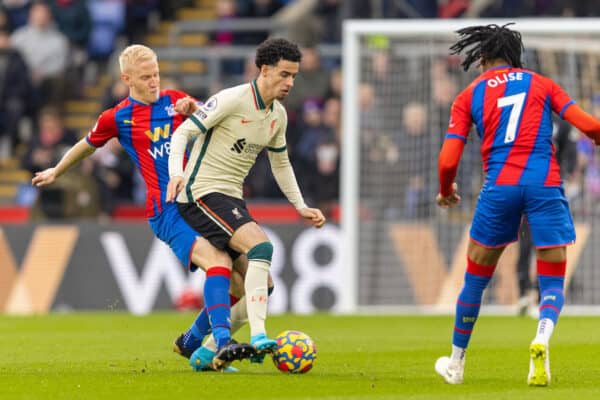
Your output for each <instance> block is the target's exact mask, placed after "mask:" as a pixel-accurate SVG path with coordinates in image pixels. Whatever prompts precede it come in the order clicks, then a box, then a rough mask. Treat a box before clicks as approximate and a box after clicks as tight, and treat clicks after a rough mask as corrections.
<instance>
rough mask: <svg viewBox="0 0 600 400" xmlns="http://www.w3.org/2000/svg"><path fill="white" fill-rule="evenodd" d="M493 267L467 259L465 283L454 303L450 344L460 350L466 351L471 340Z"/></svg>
mask: <svg viewBox="0 0 600 400" xmlns="http://www.w3.org/2000/svg"><path fill="white" fill-rule="evenodd" d="M495 268H496V266H495V265H480V264H477V263H476V262H474V261H473V260H471V259H469V258H467V272H466V273H465V283H464V286H463V288H462V291H461V292H460V294H459V295H458V300H457V301H456V317H455V321H454V333H453V335H452V344H453V345H454V346H456V347H460V348H461V349H466V348H467V346H468V345H469V339H471V333H472V332H473V327H474V326H475V322H476V321H477V317H478V316H479V309H480V308H481V298H482V297H483V290H484V289H485V288H486V287H487V285H488V283H489V282H490V279H491V278H492V275H493V274H494V269H495Z"/></svg>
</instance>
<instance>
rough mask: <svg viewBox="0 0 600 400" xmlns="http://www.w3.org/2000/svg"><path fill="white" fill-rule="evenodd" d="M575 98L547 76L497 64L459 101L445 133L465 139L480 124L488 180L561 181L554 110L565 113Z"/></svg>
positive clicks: (543, 183) (549, 183)
mask: <svg viewBox="0 0 600 400" xmlns="http://www.w3.org/2000/svg"><path fill="white" fill-rule="evenodd" d="M573 103H574V102H573V100H571V98H570V97H569V96H568V95H567V93H566V92H565V91H564V90H563V89H562V88H561V87H560V86H559V85H558V84H556V83H555V82H554V81H552V80H551V79H549V78H547V77H544V76H542V75H539V74H536V73H534V72H532V71H529V70H525V69H520V68H511V67H509V66H502V67H496V68H492V69H489V70H488V71H486V72H484V73H483V74H481V75H480V76H479V77H478V78H477V79H475V80H474V81H473V82H472V83H471V84H470V85H469V86H468V87H467V88H466V89H465V90H463V91H462V92H461V93H460V94H459V95H458V97H457V98H456V100H455V101H454V104H453V105H452V110H451V117H450V122H449V125H448V131H447V133H446V138H447V139H448V138H457V139H460V140H462V141H464V142H466V140H467V137H468V134H469V131H470V129H471V125H472V124H475V126H476V128H477V133H478V134H479V137H480V139H481V156H482V160H483V169H484V172H485V174H486V179H485V182H486V183H491V184H496V185H541V186H560V184H561V180H560V173H559V166H558V163H557V161H556V157H555V150H554V146H553V144H552V112H553V111H554V112H555V113H557V114H559V115H560V116H561V117H562V116H563V114H564V113H565V111H566V110H567V108H568V107H569V106H570V105H571V104H573Z"/></svg>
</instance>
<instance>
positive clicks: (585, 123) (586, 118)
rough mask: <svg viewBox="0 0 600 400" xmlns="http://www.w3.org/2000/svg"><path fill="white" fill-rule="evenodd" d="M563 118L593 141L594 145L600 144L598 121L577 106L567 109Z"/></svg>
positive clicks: (599, 124)
mask: <svg viewBox="0 0 600 400" xmlns="http://www.w3.org/2000/svg"><path fill="white" fill-rule="evenodd" d="M563 117H564V119H565V120H567V121H568V122H569V123H571V125H573V126H574V127H575V128H577V129H579V130H580V131H581V132H583V133H585V134H586V136H588V137H589V138H591V139H593V140H594V141H595V142H596V144H600V121H599V120H598V119H596V118H594V117H593V116H592V115H590V114H588V113H586V112H585V111H583V110H582V109H581V107H579V106H578V105H577V104H573V105H572V106H571V107H568V108H567V109H566V111H565V113H564V116H563Z"/></svg>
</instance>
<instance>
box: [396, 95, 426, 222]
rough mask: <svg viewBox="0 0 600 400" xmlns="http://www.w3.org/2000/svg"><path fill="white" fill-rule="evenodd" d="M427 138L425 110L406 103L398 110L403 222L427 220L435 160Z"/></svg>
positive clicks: (419, 104)
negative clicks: (417, 219)
mask: <svg viewBox="0 0 600 400" xmlns="http://www.w3.org/2000/svg"><path fill="white" fill-rule="evenodd" d="M433 148H434V147H433V144H432V140H431V135H429V126H428V119H427V108H426V107H425V105H424V104H422V103H417V102H413V103H409V104H408V105H407V106H406V107H404V109H403V110H402V128H401V131H400V135H399V137H398V150H399V152H400V163H401V168H400V171H402V173H401V176H402V179H403V183H402V184H401V185H400V187H401V188H403V190H404V211H403V213H402V214H403V216H404V218H409V219H413V218H424V217H427V216H429V211H430V208H431V207H430V206H431V201H430V200H429V198H430V197H431V193H435V187H434V186H433V185H434V183H433V182H434V181H435V175H432V173H431V172H432V171H435V160H434V154H433Z"/></svg>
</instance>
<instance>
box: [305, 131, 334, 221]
mask: <svg viewBox="0 0 600 400" xmlns="http://www.w3.org/2000/svg"><path fill="white" fill-rule="evenodd" d="M339 155H340V149H339V144H338V142H337V141H336V140H335V138H334V137H333V136H332V135H325V136H323V137H321V138H320V141H319V143H318V144H317V146H315V149H314V163H313V164H312V165H311V166H310V171H311V173H312V174H311V177H310V179H307V180H306V181H305V182H304V184H303V191H304V193H305V196H306V198H307V199H308V200H309V201H310V202H311V203H312V204H314V205H315V206H317V207H319V208H320V209H321V210H322V211H323V214H324V215H325V216H331V215H332V210H333V207H334V206H335V204H337V202H338V201H339V195H340V193H339V187H340V171H339V166H340V164H339Z"/></svg>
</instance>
